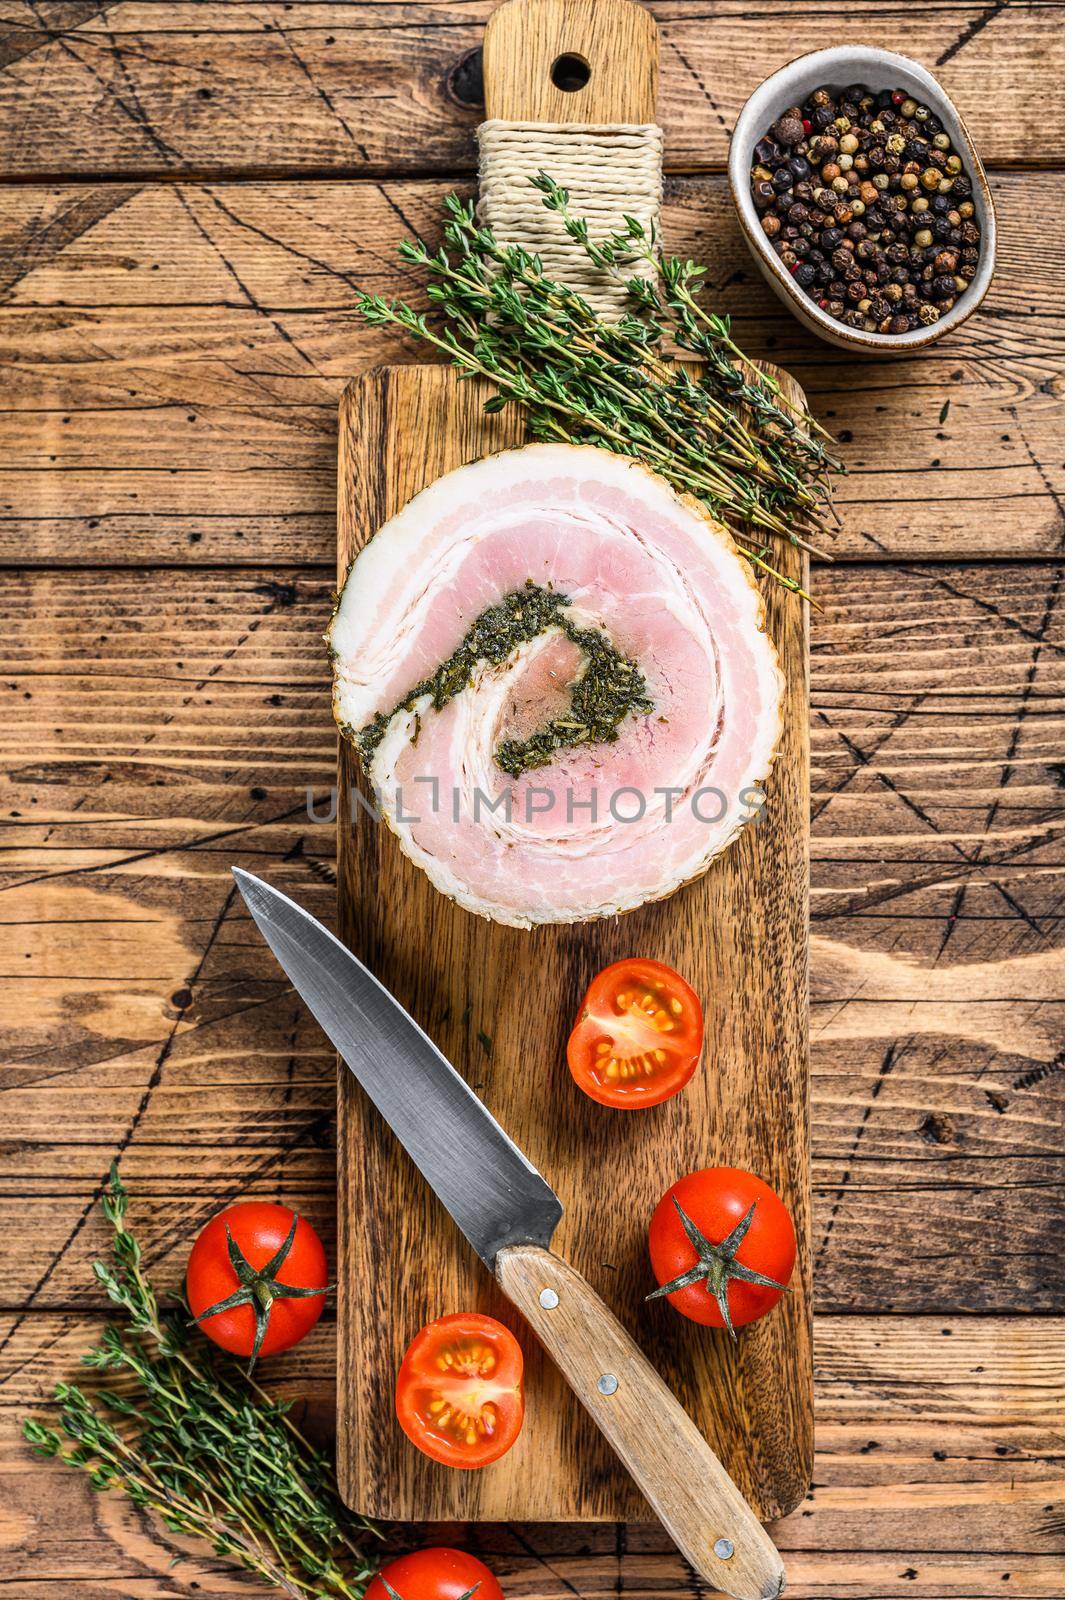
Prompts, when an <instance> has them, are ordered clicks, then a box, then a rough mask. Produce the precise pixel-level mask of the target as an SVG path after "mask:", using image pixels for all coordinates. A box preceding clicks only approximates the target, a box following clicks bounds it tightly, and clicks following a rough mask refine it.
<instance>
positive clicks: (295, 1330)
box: [185, 1200, 329, 1371]
mask: <svg viewBox="0 0 1065 1600" xmlns="http://www.w3.org/2000/svg"><path fill="white" fill-rule="evenodd" d="M328 1287H329V1274H328V1272H327V1270H326V1260H325V1251H324V1250H323V1248H322V1241H321V1240H320V1239H319V1237H318V1235H317V1234H316V1233H315V1231H314V1229H313V1228H312V1227H311V1225H310V1223H309V1222H305V1221H304V1220H303V1218H302V1217H298V1216H297V1215H296V1213H295V1212H294V1211H290V1210H289V1208H288V1206H279V1205H273V1204H271V1203H270V1202H268V1201H262V1200H248V1201H245V1202H244V1203H243V1204H241V1205H235V1206H227V1208H226V1209H225V1211H220V1212H219V1213H218V1215H217V1217H212V1218H211V1220H210V1222H209V1223H208V1224H207V1226H206V1227H205V1228H204V1229H203V1231H202V1233H201V1234H200V1236H199V1238H198V1239H197V1240H196V1243H195V1244H194V1245H193V1247H192V1253H191V1254H190V1256H189V1264H188V1268H187V1269H186V1273H185V1293H186V1296H187V1298H188V1302H189V1309H190V1310H191V1312H192V1314H193V1316H194V1317H195V1319H196V1321H197V1322H198V1323H199V1325H200V1327H201V1328H202V1329H203V1331H204V1333H205V1334H206V1335H207V1337H208V1338H209V1339H213V1340H214V1342H215V1344H218V1345H221V1347H222V1349H223V1350H228V1351H230V1353H231V1354H233V1355H236V1356H247V1357H249V1358H250V1363H251V1366H254V1364H255V1362H256V1360H257V1358H258V1357H259V1356H269V1355H273V1354H274V1353H275V1352H276V1351H278V1350H288V1349H289V1348H290V1347H291V1346H292V1345H294V1344H298V1343H299V1341H300V1340H301V1339H302V1338H303V1336H304V1334H306V1333H309V1332H310V1330H311V1329H312V1328H313V1327H314V1325H315V1323H316V1322H317V1321H318V1318H319V1317H320V1316H321V1314H322V1308H323V1307H324V1305H325V1292H326V1289H327V1288H328ZM251 1366H249V1369H248V1370H249V1371H250V1370H251Z"/></svg>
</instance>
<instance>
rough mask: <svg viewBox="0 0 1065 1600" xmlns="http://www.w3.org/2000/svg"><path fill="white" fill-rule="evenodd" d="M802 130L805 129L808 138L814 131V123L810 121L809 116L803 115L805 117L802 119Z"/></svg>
mask: <svg viewBox="0 0 1065 1600" xmlns="http://www.w3.org/2000/svg"><path fill="white" fill-rule="evenodd" d="M802 131H803V133H805V135H806V137H807V138H809V137H810V135H811V133H813V131H814V125H813V123H812V122H811V121H810V119H809V117H803V119H802Z"/></svg>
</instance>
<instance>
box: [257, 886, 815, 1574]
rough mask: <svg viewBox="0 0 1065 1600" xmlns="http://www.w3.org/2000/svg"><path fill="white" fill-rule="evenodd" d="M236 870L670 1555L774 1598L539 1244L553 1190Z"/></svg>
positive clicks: (650, 1378)
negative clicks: (638, 1496)
mask: <svg viewBox="0 0 1065 1600" xmlns="http://www.w3.org/2000/svg"><path fill="white" fill-rule="evenodd" d="M233 876H234V878H235V879H236V882H237V887H238V888H239V890H240V892H241V894H242V895H243V897H244V900H245V902H246V904H247V906H248V910H249V911H250V912H251V915H252V917H253V918H254V920H255V923H256V925H257V926H258V928H259V931H260V932H261V933H262V935H263V937H264V939H265V940H266V942H267V944H268V945H269V946H270V948H271V950H272V951H273V952H274V955H275V956H276V957H277V959H278V961H279V962H280V964H281V966H282V967H283V968H284V970H285V972H286V973H287V975H288V977H289V978H290V979H291V980H292V983H293V986H294V987H295V989H296V990H297V992H298V993H299V994H300V995H301V996H302V998H303V999H304V1001H305V1002H306V1004H307V1006H308V1007H309V1009H310V1010H311V1012H312V1013H313V1015H314V1016H315V1018H316V1019H317V1021H318V1022H319V1023H320V1024H321V1026H322V1028H323V1029H324V1030H325V1032H326V1034H328V1036H329V1038H330V1039H331V1041H332V1042H333V1044H334V1045H335V1046H336V1048H337V1050H338V1051H339V1053H340V1055H341V1057H342V1058H343V1060H344V1061H345V1062H346V1063H347V1065H348V1066H349V1067H350V1069H351V1071H352V1072H353V1073H354V1075H355V1077H356V1078H357V1079H358V1080H359V1082H360V1083H361V1084H362V1087H363V1088H364V1089H365V1090H366V1092H367V1094H368V1095H369V1096H370V1098H371V1100H372V1101H373V1102H374V1104H375V1105H376V1107H377V1109H378V1110H379V1111H380V1112H381V1114H382V1116H383V1117H384V1118H385V1120H386V1122H388V1123H389V1124H390V1126H391V1127H392V1129H393V1131H394V1132H395V1134H396V1135H397V1137H398V1138H399V1141H400V1143H401V1144H402V1145H403V1146H404V1148H405V1149H406V1151H407V1152H408V1154H409V1155H410V1156H411V1158H412V1160H413V1161H414V1163H415V1165H416V1166H417V1167H418V1169H419V1171H420V1172H421V1173H422V1175H423V1177H425V1179H426V1180H427V1182H428V1183H429V1184H430V1186H431V1187H432V1188H433V1190H434V1191H435V1192H436V1194H437V1195H438V1196H439V1198H440V1199H441V1200H442V1201H443V1203H444V1205H445V1206H446V1207H447V1208H448V1210H449V1211H450V1212H451V1215H452V1216H453V1218H454V1219H455V1221H456V1223H457V1224H458V1226H459V1228H460V1229H461V1230H462V1232H463V1233H464V1234H465V1236H466V1238H467V1239H468V1240H469V1241H470V1243H471V1244H472V1245H473V1247H474V1249H475V1250H476V1251H477V1253H478V1254H479V1255H480V1257H481V1259H482V1260H483V1261H484V1262H485V1264H486V1265H487V1266H488V1268H489V1269H490V1270H491V1271H493V1272H494V1274H495V1277H496V1279H497V1280H498V1282H499V1284H500V1286H501V1287H502V1289H503V1291H504V1293H505V1294H506V1295H507V1296H508V1298H509V1299H510V1300H511V1301H512V1302H513V1303H514V1304H515V1305H516V1306H517V1307H518V1309H519V1311H521V1312H522V1314H523V1316H524V1317H525V1319H526V1321H527V1322H528V1323H529V1324H530V1325H531V1326H532V1328H533V1330H534V1331H535V1333H536V1334H537V1336H538V1338H539V1339H540V1341H541V1343H542V1344H543V1345H544V1347H545V1348H546V1350H547V1351H548V1353H549V1354H550V1355H551V1356H552V1358H553V1359H554V1361H555V1362H556V1363H557V1365H558V1366H559V1367H560V1368H561V1370H562V1373H563V1375H564V1376H565V1378H566V1381H567V1382H568V1383H569V1384H570V1386H571V1387H572V1389H573V1390H574V1392H575V1394H576V1395H577V1398H578V1399H579V1400H580V1402H581V1404H582V1405H583V1406H584V1407H585V1409H586V1410H587V1411H588V1412H590V1414H591V1416H592V1418H593V1420H594V1421H595V1422H596V1424H597V1426H598V1427H599V1428H600V1429H601V1431H602V1432H603V1433H604V1434H605V1436H606V1438H607V1439H608V1440H609V1441H610V1443H611V1444H612V1445H613V1447H614V1449H615V1450H616V1451H617V1453H618V1455H619V1456H620V1457H621V1459H622V1461H623V1462H624V1464H625V1466H626V1467H627V1468H628V1469H629V1471H630V1472H631V1474H632V1476H633V1478H634V1479H635V1480H636V1482H637V1484H638V1485H639V1487H640V1489H642V1491H643V1493H644V1494H645V1495H646V1497H647V1499H648V1500H649V1501H650V1503H651V1505H652V1506H653V1507H654V1509H655V1511H656V1512H657V1513H658V1515H659V1517H660V1518H661V1520H662V1522H663V1524H664V1526H665V1527H666V1529H667V1531H668V1532H669V1533H670V1534H671V1535H672V1537H673V1539H674V1540H675V1541H676V1543H677V1545H678V1547H679V1548H680V1550H681V1551H682V1553H683V1554H684V1555H685V1556H686V1557H687V1559H688V1560H689V1561H690V1562H691V1564H692V1566H693V1567H694V1568H695V1569H696V1571H697V1572H699V1573H700V1574H701V1575H702V1577H703V1578H705V1579H706V1580H707V1582H709V1583H711V1584H712V1585H713V1586H714V1587H715V1588H717V1589H720V1590H722V1591H724V1593H726V1594H730V1595H733V1596H735V1597H736V1600H777V1597H778V1596H779V1595H780V1594H781V1593H782V1591H783V1588H784V1581H785V1580H784V1568H783V1564H782V1563H781V1560H780V1556H779V1554H778V1552H777V1550H776V1548H775V1546H774V1545H773V1543H772V1541H771V1540H770V1538H769V1537H768V1535H767V1534H766V1532H765V1530H764V1529H763V1528H762V1526H761V1524H760V1523H759V1522H758V1519H757V1518H756V1517H755V1515H754V1512H753V1511H752V1510H751V1508H750V1506H749V1505H748V1504H747V1502H746V1501H745V1500H744V1498H743V1496H742V1494H741V1493H740V1491H739V1490H738V1489H737V1487H736V1485H735V1484H734V1483H733V1481H732V1479H731V1478H730V1477H729V1475H728V1473H727V1472H726V1471H725V1469H724V1467H723V1466H722V1465H721V1462H720V1461H719V1460H718V1459H717V1457H716V1456H715V1455H714V1453H713V1451H712V1450H711V1449H710V1446H709V1445H708V1444H707V1443H706V1440H705V1439H704V1438H703V1436H702V1435H701V1434H700V1432H699V1430H698V1429H697V1428H696V1426H695V1424H694V1422H692V1420H691V1418H690V1417H689V1416H688V1414H687V1412H686V1411H685V1410H684V1409H683V1407H682V1406H681V1405H680V1403H679V1401H678V1400H677V1398H676V1396H675V1395H674V1394H673V1393H672V1391H671V1390H670V1389H669V1388H668V1387H667V1385H666V1384H665V1383H664V1382H663V1380H662V1378H661V1377H660V1375H659V1374H658V1373H657V1372H656V1371H655V1369H654V1368H653V1367H652V1366H651V1364H650V1362H648V1360H647V1358H646V1357H645V1356H644V1355H643V1353H642V1352H641V1351H640V1349H639V1348H638V1347H637V1345H636V1344H635V1343H634V1341H633V1340H632V1339H631V1338H630V1336H629V1334H628V1333H627V1332H626V1331H625V1329H624V1328H623V1327H622V1326H621V1324H620V1323H619V1322H618V1320H617V1318H616V1317H615V1316H614V1314H613V1313H612V1312H611V1311H610V1310H609V1309H608V1308H607V1306H605V1305H604V1304H603V1302H602V1301H601V1300H600V1299H599V1297H598V1296H597V1295H596V1294H595V1293H594V1291H593V1290H592V1289H591V1288H590V1287H589V1285H588V1284H587V1283H586V1282H585V1281H584V1279H583V1278H582V1277H581V1276H580V1274H579V1273H578V1272H576V1271H575V1270H574V1269H573V1268H572V1267H571V1266H569V1265H568V1264H567V1263H566V1262H565V1261H563V1260H562V1259H561V1258H560V1257H559V1256H556V1255H554V1254H553V1253H552V1252H551V1251H550V1250H549V1249H548V1245H549V1244H550V1241H551V1237H552V1235H553V1233H554V1231H555V1228H556V1227H557V1225H558V1222H559V1219H560V1218H561V1216H562V1206H561V1203H560V1201H559V1199H558V1196H557V1195H556V1194H555V1192H554V1190H553V1189H552V1188H551V1187H550V1185H549V1184H548V1183H547V1182H546V1181H545V1180H544V1178H543V1177H541V1175H540V1173H539V1172H537V1170H536V1168H535V1167H534V1166H533V1165H532V1163H531V1162H530V1161H529V1160H528V1159H527V1158H526V1157H525V1156H524V1155H523V1154H522V1152H521V1150H519V1149H518V1147H517V1145H516V1144H515V1143H514V1142H513V1140H512V1139H510V1138H509V1137H508V1136H507V1134H506V1133H505V1132H504V1130H503V1129H502V1128H501V1127H500V1125H499V1123H498V1122H497V1121H496V1120H495V1118H494V1117H493V1116H492V1115H491V1114H490V1112H489V1111H488V1110H487V1108H486V1107H485V1106H484V1105H482V1104H481V1102H480V1100H478V1098H477V1096H476V1095H475V1094H474V1092H473V1090H472V1089H471V1088H470V1087H469V1085H468V1084H467V1083H466V1081H465V1079H464V1078H462V1077H461V1075H460V1074H459V1073H458V1072H456V1070H455V1068H454V1067H453V1066H452V1065H451V1063H450V1062H449V1061H448V1060H447V1058H446V1056H444V1055H443V1054H442V1052H441V1051H440V1050H438V1049H437V1047H436V1045H435V1044H433V1042H432V1040H431V1039H430V1038H429V1036H428V1035H427V1034H426V1033H424V1032H423V1030H422V1029H421V1028H420V1027H419V1026H418V1024H417V1023H416V1022H415V1021H414V1019H413V1017H411V1016H409V1015H408V1014H407V1012H406V1011H404V1009H403V1007H402V1006H401V1005H400V1003H399V1001H398V1000H396V999H395V998H394V996H393V995H391V994H389V992H388V990H387V989H386V988H385V986H384V985H383V984H382V983H381V982H380V981H379V979H377V978H376V977H374V975H373V973H372V972H370V971H369V969H368V968H367V967H365V966H363V964H362V962H361V961H359V960H358V958H357V957H356V956H354V955H352V953H351V951H350V950H348V949H347V947H346V946H345V945H343V944H341V942H340V940H339V939H337V938H335V937H334V936H333V934H331V933H330V932H329V931H328V929H326V928H323V926H322V924H321V923H320V922H318V921H317V920H316V919H315V918H314V917H312V916H311V915H310V913H309V912H307V911H304V910H303V908H302V907H301V906H299V905H297V904H296V902H295V901H294V900H290V899H289V898H288V896H287V895H284V894H282V893H281V892H280V890H278V889H274V888H272V887H271V885H270V884H268V883H264V882H263V880H262V879H261V878H256V877H254V876H253V875H252V874H251V873H248V872H243V871H241V870H240V869H239V868H238V867H234V868H233Z"/></svg>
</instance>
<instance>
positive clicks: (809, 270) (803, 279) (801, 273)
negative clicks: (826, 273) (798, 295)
mask: <svg viewBox="0 0 1065 1600" xmlns="http://www.w3.org/2000/svg"><path fill="white" fill-rule="evenodd" d="M816 277H817V268H816V267H814V266H811V265H810V263H809V262H808V261H804V262H803V263H802V265H801V266H800V267H799V269H798V271H797V272H796V274H795V282H796V283H797V284H798V285H799V286H800V288H803V289H808V288H809V287H810V285H811V284H812V283H813V282H814V280H815V279H816Z"/></svg>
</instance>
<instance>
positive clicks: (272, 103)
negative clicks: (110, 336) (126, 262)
mask: <svg viewBox="0 0 1065 1600" xmlns="http://www.w3.org/2000/svg"><path fill="white" fill-rule="evenodd" d="M493 4H494V0H471V3H468V4H463V3H462V0H410V3H407V4H400V3H395V4H388V3H375V4H370V5H367V4H356V3H351V0H347V3H343V4H340V3H338V4H326V3H324V0H318V3H307V0H301V3H300V4H298V5H291V4H288V5H286V4H282V3H279V0H259V3H256V4H247V3H240V4H235V3H233V0H230V3H228V4H227V3H226V0H213V3H194V0H185V3H184V4H176V5H168V6H165V7H162V6H159V5H158V4H153V3H152V0H102V3H99V4H91V5H77V4H73V5H72V4H56V3H55V0H49V3H47V4H43V5H40V4H32V3H31V0H8V3H7V4H6V5H5V6H4V8H3V14H2V16H0V66H2V68H3V70H2V72H0V175H2V176H12V175H18V176H33V175H38V174H46V175H48V176H51V175H53V174H59V173H72V172H81V173H88V174H96V173H126V174H137V173H144V172H174V173H187V172H190V171H192V172H211V173H225V172H234V171H249V170H269V171H271V172H275V173H295V172H300V171H314V172H318V173H322V172H325V171H333V172H337V173H341V174H348V173H352V172H362V173H365V172H367V171H369V172H394V171H400V170H407V171H418V172H432V171H436V172H441V171H443V172H452V171H460V170H469V169H470V167H471V165H472V162H473V129H474V127H475V125H476V123H477V122H478V120H479V118H480V115H481V112H480V107H479V102H478V96H479V87H478V74H477V71H476V70H471V69H470V67H469V66H468V65H467V66H466V67H465V68H463V67H462V63H463V61H464V58H465V57H467V56H468V54H469V52H471V51H473V50H475V49H477V48H479V46H480V43H481V38H482V35H483V29H484V23H485V20H486V18H487V17H488V15H489V14H490V12H491V10H492V9H493ZM650 10H651V11H652V12H653V13H654V15H655V17H656V18H657V20H658V22H659V25H660V28H661V40H662V86H661V94H660V97H659V119H660V121H661V122H662V124H663V126H664V128H665V129H666V134H667V161H668V163H669V165H671V166H672V167H674V168H683V169H688V170H705V169H706V168H713V167H718V168H720V167H721V166H722V165H723V164H724V161H725V157H726V153H727V148H728V136H729V131H730V130H731V128H732V126H733V124H734V122H735V120H736V116H737V114H738V112H739V110H740V107H741V106H742V104H743V102H744V100H745V99H746V97H747V95H748V94H750V92H751V91H752V89H754V88H755V87H756V86H757V84H758V83H759V82H760V81H761V80H762V79H763V78H764V77H765V76H766V75H767V74H768V73H770V72H772V71H773V70H775V68H777V67H779V66H781V65H783V63H784V62H786V61H790V60H792V59H793V58H794V57H795V56H798V55H802V54H803V53H804V52H805V51H807V50H816V49H819V48H821V47H822V46H824V45H825V44H826V43H829V42H831V41H832V39H833V38H834V37H835V35H834V34H833V32H832V19H831V18H829V17H828V16H827V14H826V12H825V10H824V8H823V6H821V5H819V4H817V3H816V0H797V3H796V0H793V3H792V4H781V3H779V0H756V3H754V4H751V3H741V0H729V3H727V4H721V5H714V6H710V5H708V4H704V5H700V4H696V3H694V0H650ZM1061 19H1062V8H1061V6H1060V5H1059V4H1054V3H1047V0H1042V3H1037V4H1032V5H1023V6H1006V5H1001V4H999V5H994V6H992V7H991V8H990V9H989V8H988V7H987V6H985V5H982V4H980V3H979V0H933V3H931V4H926V5H922V6H920V7H913V6H907V5H905V4H903V3H901V0H895V3H891V0H884V3H879V4H878V3H875V0H864V3H861V4H858V5H856V6H851V7H850V8H849V9H848V11H847V14H846V25H847V31H848V35H849V36H850V37H853V38H854V39H858V40H861V41H862V42H863V43H865V44H879V45H885V46H887V47H888V48H891V49H903V50H905V51H906V53H907V54H909V55H912V56H916V57H917V58H918V59H919V60H921V61H923V62H924V63H925V64H926V65H927V66H929V67H930V68H931V69H932V70H933V71H934V72H936V73H937V74H939V75H940V77H941V81H942V82H943V84H944V87H945V88H946V89H947V90H948V92H949V93H950V94H952V95H953V96H954V98H955V100H956V101H957V103H958V105H959V107H960V109H961V111H962V114H963V115H964V116H965V117H966V119H967V120H968V121H969V123H970V126H971V128H972V131H973V135H974V137H975V139H976V142H977V145H978V146H979V147H980V148H981V150H982V151H983V155H984V159H985V161H987V162H990V163H1008V164H1020V165H1024V166H1035V165H1040V164H1047V165H1052V164H1054V163H1055V162H1060V161H1061V160H1062V158H1063V157H1065V132H1063V130H1062V127H1061V124H1060V119H1058V118H1054V117H1052V116H1048V115H1047V114H1046V113H1047V108H1048V107H1049V106H1051V105H1053V104H1054V103H1055V101H1056V98H1057V94H1058V90H1059V86H1060V82H1061V77H1062V71H1063V67H1065V48H1063V39H1062V28H1061Z"/></svg>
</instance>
